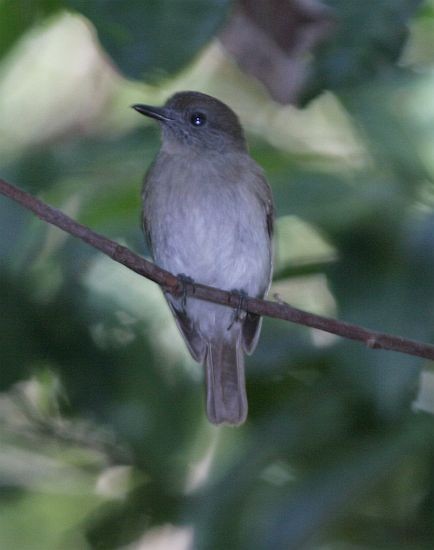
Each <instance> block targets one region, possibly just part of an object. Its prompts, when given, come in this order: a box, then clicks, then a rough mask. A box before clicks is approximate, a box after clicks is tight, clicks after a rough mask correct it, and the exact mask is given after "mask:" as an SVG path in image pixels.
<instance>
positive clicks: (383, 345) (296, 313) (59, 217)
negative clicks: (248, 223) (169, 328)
mask: <svg viewBox="0 0 434 550" xmlns="http://www.w3.org/2000/svg"><path fill="white" fill-rule="evenodd" d="M0 193H1V194H3V195H5V196H7V197H9V198H11V199H12V200H14V201H16V202H17V203H19V204H21V205H22V206H24V208H27V209H28V210H31V211H32V212H34V213H35V214H36V215H37V216H38V217H39V218H41V220H44V221H46V222H48V223H50V224H52V225H55V226H57V227H59V228H60V229H62V230H63V231H66V232H67V233H69V234H71V235H73V236H74V237H78V238H79V239H81V240H82V241H84V242H86V243H88V244H90V245H91V246H93V247H94V248H96V249H98V250H100V251H101V252H103V253H104V254H106V255H107V256H110V258H112V259H113V260H115V261H116V262H119V263H120V264H122V265H124V266H126V267H128V268H129V269H131V270H133V271H135V272H136V273H138V274H139V275H142V277H145V278H147V279H150V280H151V281H154V282H155V283H157V284H159V285H160V286H161V287H162V288H163V289H164V290H165V291H167V292H170V293H172V294H179V293H180V292H182V291H184V290H186V292H187V293H188V295H192V294H193V293H194V297H195V298H198V299H200V300H205V301H208V302H214V303H216V304H223V305H227V306H230V307H233V308H235V307H237V304H238V301H239V298H238V296H236V295H235V294H234V293H231V292H227V291H225V290H220V289H218V288H213V287H209V286H205V285H201V284H199V283H195V284H194V286H193V285H182V284H180V282H179V280H178V279H177V278H176V277H175V276H174V275H172V274H171V273H169V272H168V271H165V270H164V269H161V268H160V267H158V266H156V265H155V264H153V263H152V262H149V261H147V260H145V259H144V258H142V257H141V256H139V255H137V254H135V253H134V252H132V251H131V250H130V249H129V248H126V247H125V246H122V245H120V244H117V243H115V242H114V241H112V240H110V239H108V238H107V237H104V236H103V235H100V234H98V233H96V232H95V231H92V230H91V229H90V228H89V227H86V226H85V225H82V224H80V223H78V222H76V221H75V220H73V219H72V218H70V217H69V216H67V215H66V214H64V213H63V212H61V211H60V210H57V209H56V208H53V207H51V206H49V205H48V204H46V203H44V202H43V201H41V200H40V199H38V198H36V197H34V196H33V195H31V194H29V193H27V192H25V191H23V190H22V189H19V188H17V187H15V186H14V185H12V184H10V183H8V182H6V181H4V180H2V179H0ZM184 286H186V288H185V289H184ZM244 307H245V309H246V310H247V311H250V312H251V313H257V314H258V315H263V316H267V317H274V318H275V319H283V320H284V321H290V322H292V323H296V324H299V325H305V326H307V327H312V328H316V329H319V330H322V331H325V332H330V333H332V334H336V335H338V336H341V337H342V338H348V339H350V340H358V341H360V342H363V343H364V344H365V345H366V346H368V347H369V348H376V349H384V350H391V351H397V352H399V353H405V354H407V355H416V356H418V357H424V358H426V359H432V360H434V345H431V344H427V343H424V342H418V341H416V340H409V339H408V338H401V337H400V336H392V335H390V334H384V333H381V332H375V331H372V330H369V329H366V328H363V327H361V326H358V325H353V324H350V323H345V322H343V321H338V320H337V319H332V318H329V317H323V316H322V315H315V314H313V313H308V312H307V311H302V310H300V309H297V308H295V307H292V306H290V305H289V304H286V303H284V302H282V301H280V302H271V301H268V300H260V299H258V298H250V297H249V298H246V299H245V301H244Z"/></svg>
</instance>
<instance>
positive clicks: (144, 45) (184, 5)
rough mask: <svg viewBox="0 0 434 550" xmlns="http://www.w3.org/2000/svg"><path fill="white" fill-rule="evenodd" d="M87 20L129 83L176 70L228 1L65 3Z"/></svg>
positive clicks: (206, 36)
mask: <svg viewBox="0 0 434 550" xmlns="http://www.w3.org/2000/svg"><path fill="white" fill-rule="evenodd" d="M66 5H67V6H68V7H70V8H72V9H76V10H77V11H79V12H81V13H82V14H83V15H85V16H86V17H88V18H89V19H90V20H91V21H92V23H93V24H94V25H95V27H96V29H97V31H98V36H99V39H100V41H101V43H102V45H103V46H104V48H105V49H106V50H107V52H108V53H109V54H110V55H111V57H112V58H113V59H114V61H115V62H116V63H117V65H118V66H119V68H120V69H121V71H122V72H124V73H125V74H126V75H127V76H129V77H132V78H137V79H139V78H142V77H143V76H144V75H147V76H148V75H149V74H153V73H157V72H158V73H161V72H162V73H166V72H167V73H172V72H174V71H177V70H179V69H181V68H182V67H183V66H184V65H185V64H186V63H188V62H189V61H190V60H191V58H192V57H193V56H194V55H195V54H196V53H197V52H198V50H199V49H200V48H202V47H203V46H204V45H205V44H206V43H207V42H208V41H209V40H210V39H211V38H212V37H213V36H214V34H215V32H216V30H217V29H218V27H219V26H220V25H221V24H222V22H223V20H224V18H225V16H226V14H227V11H228V8H229V7H230V5H231V1H230V0H184V1H183V2H179V1H178V2H176V1H173V0H147V1H146V2H143V0H131V1H129V2H128V3H127V5H125V2H120V1H118V0H94V1H93V2H88V1H87V0H67V1H66Z"/></svg>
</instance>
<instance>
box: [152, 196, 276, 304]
mask: <svg viewBox="0 0 434 550" xmlns="http://www.w3.org/2000/svg"><path fill="white" fill-rule="evenodd" d="M263 217H264V213H263V212H262V211H259V209H258V212H257V216H255V215H253V218H256V221H257V223H256V225H255V224H254V225H252V223H251V219H250V218H252V216H249V219H247V218H246V216H243V214H242V213H240V211H239V210H238V209H235V208H231V207H229V208H223V206H222V205H214V207H213V208H203V207H202V208H201V207H193V208H189V209H188V211H187V209H183V208H178V209H177V210H176V211H172V212H171V213H170V216H167V217H166V219H167V223H161V224H159V229H158V231H157V233H159V234H153V240H154V241H155V245H154V258H155V261H156V262H157V264H158V265H160V266H161V267H163V268H164V269H167V270H168V271H170V272H172V273H174V274H175V275H176V274H179V273H182V274H184V275H187V276H189V277H191V278H192V279H194V280H195V281H196V282H198V283H203V284H206V285H210V286H216V287H218V288H222V289H226V290H232V289H239V290H244V291H245V292H247V293H248V294H249V295H253V296H254V295H258V294H261V293H263V292H264V290H265V288H264V287H266V286H267V282H268V279H269V271H270V249H269V246H270V245H269V238H268V235H267V234H266V230H265V224H264V223H261V222H262V219H263Z"/></svg>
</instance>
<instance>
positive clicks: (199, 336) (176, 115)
mask: <svg viewBox="0 0 434 550" xmlns="http://www.w3.org/2000/svg"><path fill="white" fill-rule="evenodd" d="M132 108H133V109H135V110H136V111H137V112H139V113H141V114H142V115H145V116H147V117H150V118H152V119H155V120H156V121H158V123H159V125H160V128H161V146H160V149H159V151H158V153H157V155H156V157H155V158H154V160H153V162H152V163H151V165H150V167H149V169H148V171H147V173H146V175H145V179H144V184H143V189H142V228H143V232H144V235H145V239H146V242H147V244H148V247H149V249H150V251H151V254H152V257H153V261H154V262H155V263H156V264H157V265H158V266H160V267H161V268H163V269H165V270H167V271H169V272H171V273H172V274H174V275H176V276H178V277H179V280H180V281H182V282H183V284H188V283H189V282H190V283H193V284H194V283H201V284H205V285H208V286H213V287H217V288H220V289H223V290H227V291H231V292H235V293H237V294H238V296H239V297H240V307H239V308H237V310H236V311H235V310H234V309H233V308H231V307H229V306H224V305H219V304H213V303H210V302H206V301H201V300H199V299H197V298H195V297H194V296H189V297H188V299H187V300H186V299H185V296H184V297H183V296H174V295H172V294H170V293H165V298H166V300H167V303H168V305H169V307H170V309H171V311H172V313H173V316H174V318H175V321H176V324H177V326H178V329H179V331H180V332H181V334H182V336H183V338H184V340H185V343H186V345H187V348H188V350H189V351H190V354H191V356H192V357H193V359H194V360H195V361H197V362H198V363H200V364H202V365H203V367H204V378H205V389H206V414H207V417H208V419H209V421H210V422H211V423H212V424H215V425H231V426H238V425H240V424H242V423H243V422H244V421H245V420H246V418H247V412H248V404H247V395H246V384H245V368H244V359H245V357H244V356H245V354H251V353H253V351H254V349H255V347H256V345H257V342H258V338H259V334H260V331H261V324H262V319H261V317H260V316H258V315H256V314H252V313H250V312H247V311H246V310H244V311H243V310H242V303H243V297H245V296H252V297H257V298H264V297H265V296H266V294H267V292H268V290H269V288H270V285H271V279H272V271H273V244H272V240H273V224H274V205H273V197H272V192H271V189H270V186H269V184H268V182H267V180H266V177H265V175H264V172H263V170H262V168H261V167H260V166H259V165H258V164H257V163H256V162H255V161H254V160H253V158H252V157H251V156H250V155H249V152H248V147H247V143H246V139H245V136H244V131H243V129H242V127H241V124H240V122H239V119H238V117H237V115H236V114H235V112H234V111H233V110H232V109H231V108H230V107H229V106H228V105H226V104H225V103H223V102H222V101H220V100H219V99H217V98H215V97H212V96H210V95H207V94H204V93H201V92H197V91H181V92H177V93H175V94H174V95H173V96H171V97H170V98H169V99H168V100H167V101H166V103H165V104H164V105H163V106H152V105H145V104H135V105H132Z"/></svg>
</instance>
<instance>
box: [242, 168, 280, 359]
mask: <svg viewBox="0 0 434 550" xmlns="http://www.w3.org/2000/svg"><path fill="white" fill-rule="evenodd" d="M257 176H258V177H257V178H255V184H256V185H255V188H256V189H255V190H256V194H257V196H258V197H259V200H260V201H261V203H262V204H263V207H264V217H265V219H264V223H265V225H266V229H267V233H268V237H269V239H270V271H269V273H270V275H269V278H268V281H267V283H266V286H265V287H264V290H263V292H262V293H261V294H260V295H258V296H257V297H258V298H263V297H264V296H265V295H266V294H267V292H268V290H269V289H270V286H271V277H272V272H273V243H272V240H273V230H274V204H273V196H272V194H271V189H270V186H269V185H268V182H267V180H266V179H265V176H264V175H263V174H262V172H259V173H258V174H257ZM261 325H262V319H261V317H260V316H259V315H255V314H254V313H250V312H248V313H247V315H246V318H245V320H244V323H243V349H244V351H245V352H246V353H249V354H250V353H253V351H254V349H255V347H256V344H257V343H258V338H259V334H260V332H261Z"/></svg>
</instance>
